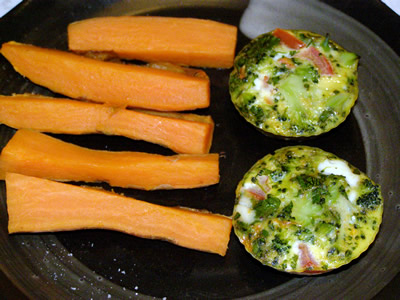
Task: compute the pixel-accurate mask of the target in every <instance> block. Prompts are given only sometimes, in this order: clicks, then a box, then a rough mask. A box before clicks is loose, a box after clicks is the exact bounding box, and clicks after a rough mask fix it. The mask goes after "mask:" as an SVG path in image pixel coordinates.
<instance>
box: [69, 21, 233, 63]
mask: <svg viewBox="0 0 400 300" xmlns="http://www.w3.org/2000/svg"><path fill="white" fill-rule="evenodd" d="M236 39H237V28H236V27H235V26H232V25H228V24H223V23H220V22H215V21H211V20H204V19H194V18H173V17H152V16H118V17H99V18H93V19H87V20H82V21H78V22H75V23H72V24H70V25H69V26H68V44H69V49H70V50H72V51H78V52H86V51H105V52H111V53H114V54H116V55H117V56H118V57H120V58H125V59H138V60H143V61H150V62H154V61H163V62H171V63H176V64H182V65H189V66H198V67H212V68H231V67H232V65H233V59H234V55H235V48H236Z"/></svg>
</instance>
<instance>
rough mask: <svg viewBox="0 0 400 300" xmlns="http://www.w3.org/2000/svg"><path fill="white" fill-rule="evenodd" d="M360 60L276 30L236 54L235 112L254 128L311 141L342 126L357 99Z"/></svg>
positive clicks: (326, 40) (326, 43) (301, 33)
mask: <svg viewBox="0 0 400 300" xmlns="http://www.w3.org/2000/svg"><path fill="white" fill-rule="evenodd" d="M358 62H359V56H358V55H357V54H355V53H352V52H348V51H346V50H345V49H344V48H342V47H341V46H339V45H338V44H337V43H335V42H334V41H332V40H331V39H330V37H329V35H326V36H322V35H319V34H316V33H312V32H309V31H305V30H283V29H279V28H278V29H275V30H274V31H272V32H268V33H265V34H262V35H260V36H259V37H257V38H255V39H254V40H252V41H251V42H250V43H249V44H247V45H246V46H245V47H244V48H243V49H242V50H241V51H240V52H239V53H238V55H237V56H236V58H235V61H234V69H233V71H232V73H231V75H230V79H229V91H230V95H231V99H232V102H233V104H234V105H235V107H236V109H237V110H238V111H239V113H240V114H241V115H242V116H243V117H244V118H245V119H246V120H247V121H248V122H250V123H251V124H253V125H254V126H256V127H257V128H258V129H260V130H262V131H264V132H266V133H269V134H273V135H276V136H281V137H287V138H292V137H293V138H296V137H297V138H298V137H310V136H316V135H320V134H322V133H325V132H327V131H329V130H331V129H333V128H335V127H337V126H338V125H339V124H341V123H342V122H343V121H344V120H345V119H346V117H347V116H348V115H349V113H350V111H351V108H352V107H353V106H354V104H355V102H356V100H357V97H358V81H357V78H358V73H357V68H358Z"/></svg>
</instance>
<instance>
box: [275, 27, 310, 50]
mask: <svg viewBox="0 0 400 300" xmlns="http://www.w3.org/2000/svg"><path fill="white" fill-rule="evenodd" d="M272 34H273V35H274V36H276V37H277V38H278V39H280V40H281V42H282V43H284V44H285V45H286V46H288V47H289V48H292V49H296V50H298V49H300V48H303V47H304V46H305V45H306V44H304V43H303V42H302V41H301V40H299V39H298V38H297V37H295V36H294V35H292V34H291V33H289V32H287V31H286V30H283V29H280V28H276V29H275V30H274V31H272Z"/></svg>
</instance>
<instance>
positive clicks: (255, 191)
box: [247, 186, 267, 200]
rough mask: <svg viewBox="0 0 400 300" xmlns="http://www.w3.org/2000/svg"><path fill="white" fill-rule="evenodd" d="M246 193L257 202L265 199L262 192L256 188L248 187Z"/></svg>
mask: <svg viewBox="0 0 400 300" xmlns="http://www.w3.org/2000/svg"><path fill="white" fill-rule="evenodd" d="M247 191H248V192H249V193H250V194H251V195H252V196H253V197H254V198H255V199H257V200H263V199H265V198H266V197H267V195H265V193H264V191H263V190H262V189H261V188H259V187H258V186H254V187H250V188H248V189H247Z"/></svg>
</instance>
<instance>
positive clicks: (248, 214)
mask: <svg viewBox="0 0 400 300" xmlns="http://www.w3.org/2000/svg"><path fill="white" fill-rule="evenodd" d="M235 209H236V212H238V213H239V214H240V219H241V220H242V221H243V222H245V223H247V224H251V223H253V222H254V220H255V217H256V213H255V211H254V210H253V205H252V203H251V200H250V199H249V198H248V197H246V196H244V195H242V196H241V197H240V200H239V203H238V204H237V205H236V208H235Z"/></svg>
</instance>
